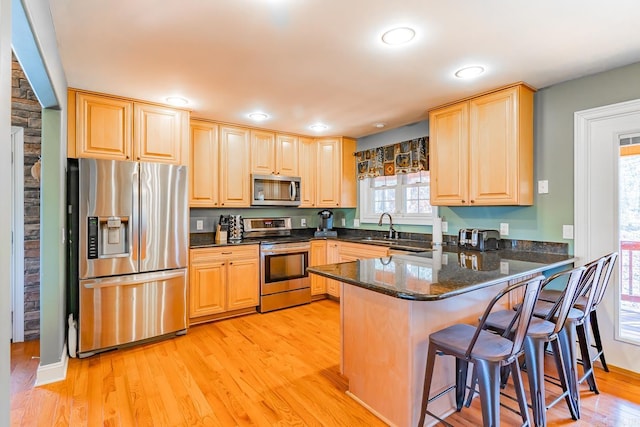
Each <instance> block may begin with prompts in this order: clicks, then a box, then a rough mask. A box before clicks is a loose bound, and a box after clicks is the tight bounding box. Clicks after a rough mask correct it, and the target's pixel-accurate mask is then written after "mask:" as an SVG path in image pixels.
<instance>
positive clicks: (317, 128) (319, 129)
mask: <svg viewBox="0 0 640 427" xmlns="http://www.w3.org/2000/svg"><path fill="white" fill-rule="evenodd" d="M328 128H329V126H327V125H325V124H323V123H316V124H314V125H311V126H309V129H311V130H313V131H316V132H322V131H323V130H327V129H328Z"/></svg>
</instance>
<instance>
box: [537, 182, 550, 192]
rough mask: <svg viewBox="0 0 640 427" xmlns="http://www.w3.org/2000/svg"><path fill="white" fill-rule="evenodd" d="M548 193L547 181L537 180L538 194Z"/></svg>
mask: <svg viewBox="0 0 640 427" xmlns="http://www.w3.org/2000/svg"><path fill="white" fill-rule="evenodd" d="M547 193H549V181H547V180H546V179H545V180H542V181H538V194H547Z"/></svg>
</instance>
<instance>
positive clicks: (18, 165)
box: [11, 126, 24, 342]
mask: <svg viewBox="0 0 640 427" xmlns="http://www.w3.org/2000/svg"><path fill="white" fill-rule="evenodd" d="M11 153H12V162H11V169H12V171H11V181H12V185H11V192H12V200H13V210H12V215H11V231H12V242H11V312H12V316H11V324H12V327H11V339H12V341H13V342H23V341H24V129H23V128H21V127H17V126H11Z"/></svg>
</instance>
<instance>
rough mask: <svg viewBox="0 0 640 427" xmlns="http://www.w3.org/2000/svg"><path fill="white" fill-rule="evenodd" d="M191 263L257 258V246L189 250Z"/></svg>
mask: <svg viewBox="0 0 640 427" xmlns="http://www.w3.org/2000/svg"><path fill="white" fill-rule="evenodd" d="M190 255H191V263H192V264H195V263H199V262H208V261H210V260H211V259H227V258H233V259H242V258H258V256H259V246H258V245H243V246H222V247H216V248H201V249H191V250H190Z"/></svg>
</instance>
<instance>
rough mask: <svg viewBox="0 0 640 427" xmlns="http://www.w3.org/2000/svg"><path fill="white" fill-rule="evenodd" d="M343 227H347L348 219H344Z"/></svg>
mask: <svg viewBox="0 0 640 427" xmlns="http://www.w3.org/2000/svg"><path fill="white" fill-rule="evenodd" d="M341 221H342V226H343V227H345V226H346V225H347V219H346V218H342V220H341Z"/></svg>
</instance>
